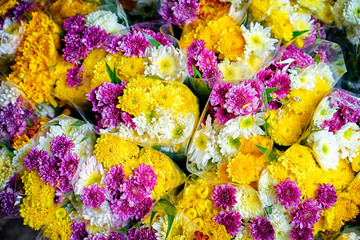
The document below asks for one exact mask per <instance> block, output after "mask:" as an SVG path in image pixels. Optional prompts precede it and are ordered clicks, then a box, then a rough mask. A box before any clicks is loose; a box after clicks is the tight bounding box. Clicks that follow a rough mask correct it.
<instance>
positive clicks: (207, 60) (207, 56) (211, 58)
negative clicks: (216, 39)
mask: <svg viewBox="0 0 360 240" xmlns="http://www.w3.org/2000/svg"><path fill="white" fill-rule="evenodd" d="M216 64H217V58H216V56H215V54H214V53H213V51H211V50H209V49H207V48H204V49H203V51H201V52H200V54H199V55H198V56H197V66H198V67H199V69H200V70H201V71H205V70H206V69H210V68H213V67H214V66H215V65H216Z"/></svg>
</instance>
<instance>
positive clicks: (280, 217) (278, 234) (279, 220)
mask: <svg viewBox="0 0 360 240" xmlns="http://www.w3.org/2000/svg"><path fill="white" fill-rule="evenodd" d="M268 219H269V221H270V223H271V225H272V226H273V228H274V231H275V239H277V240H287V239H290V238H289V237H290V231H291V230H292V228H293V227H292V226H291V225H290V222H291V217H290V216H289V214H288V211H287V210H286V209H285V208H284V207H283V206H282V205H281V204H280V203H276V204H275V205H273V206H272V212H271V214H270V215H269V217H268Z"/></svg>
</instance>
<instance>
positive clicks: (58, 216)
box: [42, 207, 72, 240]
mask: <svg viewBox="0 0 360 240" xmlns="http://www.w3.org/2000/svg"><path fill="white" fill-rule="evenodd" d="M71 224H72V221H71V219H70V217H69V215H68V214H67V212H66V210H65V209H64V208H61V207H57V208H56V209H54V210H53V211H52V212H51V213H50V214H49V217H48V223H47V224H45V226H44V227H43V228H42V232H43V236H44V237H47V238H49V239H52V240H62V239H69V238H70V234H71V233H72V230H71V228H70V226H71Z"/></svg>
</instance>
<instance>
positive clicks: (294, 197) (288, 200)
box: [274, 178, 302, 209]
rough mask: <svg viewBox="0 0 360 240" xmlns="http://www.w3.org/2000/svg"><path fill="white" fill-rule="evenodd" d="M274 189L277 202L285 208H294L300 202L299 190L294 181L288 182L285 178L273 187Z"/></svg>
mask: <svg viewBox="0 0 360 240" xmlns="http://www.w3.org/2000/svg"><path fill="white" fill-rule="evenodd" d="M274 188H275V189H276V194H277V200H278V201H279V202H280V203H281V204H282V205H283V206H284V207H285V208H286V209H290V207H295V206H296V205H298V204H299V203H300V201H301V199H300V197H301V196H302V193H301V190H300V188H299V187H298V186H297V185H296V183H295V181H294V182H292V181H290V178H286V180H285V181H284V182H281V183H279V184H278V185H276V186H275V187H274Z"/></svg>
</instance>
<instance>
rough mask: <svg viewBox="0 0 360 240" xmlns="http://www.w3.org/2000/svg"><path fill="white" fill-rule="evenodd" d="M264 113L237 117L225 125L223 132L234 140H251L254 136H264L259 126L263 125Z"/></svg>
mask: <svg viewBox="0 0 360 240" xmlns="http://www.w3.org/2000/svg"><path fill="white" fill-rule="evenodd" d="M265 115H266V113H264V112H260V113H256V114H255V115H251V114H250V115H247V116H239V117H236V118H234V119H231V120H229V121H227V122H226V123H225V127H224V128H223V130H222V131H223V132H224V133H226V134H230V135H231V136H232V137H233V138H234V139H235V138H239V137H240V138H247V139H249V138H252V137H255V136H256V135H264V134H265V132H264V131H263V130H262V129H261V127H260V126H261V125H264V124H265V120H264V118H265Z"/></svg>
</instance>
